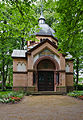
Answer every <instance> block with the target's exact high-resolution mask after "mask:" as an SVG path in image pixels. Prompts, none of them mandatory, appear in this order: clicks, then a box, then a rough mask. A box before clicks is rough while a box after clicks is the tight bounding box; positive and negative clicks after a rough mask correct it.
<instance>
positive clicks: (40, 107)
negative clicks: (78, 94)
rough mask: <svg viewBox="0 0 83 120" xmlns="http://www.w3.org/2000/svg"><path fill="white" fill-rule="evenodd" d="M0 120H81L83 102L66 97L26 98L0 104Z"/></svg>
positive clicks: (82, 116)
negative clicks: (14, 102)
mask: <svg viewBox="0 0 83 120" xmlns="http://www.w3.org/2000/svg"><path fill="white" fill-rule="evenodd" d="M0 120H83V101H82V100H78V99H75V98H72V97H68V96H58V95H50V96H26V97H24V99H23V101H21V102H20V103H18V104H12V105H10V104H0Z"/></svg>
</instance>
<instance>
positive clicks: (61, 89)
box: [56, 86, 74, 93]
mask: <svg viewBox="0 0 83 120" xmlns="http://www.w3.org/2000/svg"><path fill="white" fill-rule="evenodd" d="M73 90H74V87H73V86H57V87H56V92H61V93H63V92H64V93H68V92H71V91H73Z"/></svg>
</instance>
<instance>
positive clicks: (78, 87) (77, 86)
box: [74, 84, 83, 90]
mask: <svg viewBox="0 0 83 120" xmlns="http://www.w3.org/2000/svg"><path fill="white" fill-rule="evenodd" d="M74 89H75V90H83V85H76V84H75V85H74Z"/></svg>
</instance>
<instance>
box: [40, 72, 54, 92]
mask: <svg viewBox="0 0 83 120" xmlns="http://www.w3.org/2000/svg"><path fill="white" fill-rule="evenodd" d="M38 91H54V72H52V71H42V72H38Z"/></svg>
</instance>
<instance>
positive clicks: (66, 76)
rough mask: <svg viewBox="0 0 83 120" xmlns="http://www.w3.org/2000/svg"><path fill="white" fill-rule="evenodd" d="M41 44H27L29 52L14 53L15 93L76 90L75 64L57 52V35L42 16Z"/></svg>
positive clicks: (40, 20)
mask: <svg viewBox="0 0 83 120" xmlns="http://www.w3.org/2000/svg"><path fill="white" fill-rule="evenodd" d="M39 26H40V28H41V29H40V31H39V32H38V33H34V34H35V35H36V38H37V39H38V40H39V41H28V42H27V50H13V53H12V58H13V89H14V90H18V89H24V90H28V91H55V92H61V93H63V92H68V91H70V90H72V89H73V60H72V59H71V60H70V58H71V55H68V56H64V55H63V54H62V53H60V51H58V43H57V42H58V40H57V38H55V35H54V33H55V31H54V30H53V29H52V28H50V27H49V25H47V24H45V18H44V17H43V15H42V14H41V16H40V18H39Z"/></svg>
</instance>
